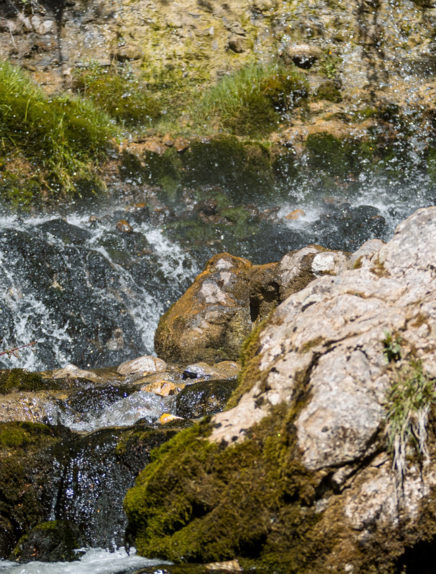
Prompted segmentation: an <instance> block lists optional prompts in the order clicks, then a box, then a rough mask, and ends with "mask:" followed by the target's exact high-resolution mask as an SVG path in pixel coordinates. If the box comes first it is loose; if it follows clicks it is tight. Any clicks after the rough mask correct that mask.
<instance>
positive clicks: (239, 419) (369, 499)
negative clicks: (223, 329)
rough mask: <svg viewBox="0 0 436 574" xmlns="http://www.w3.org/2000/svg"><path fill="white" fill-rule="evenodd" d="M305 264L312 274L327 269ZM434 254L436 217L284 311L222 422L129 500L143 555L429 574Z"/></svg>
mask: <svg viewBox="0 0 436 574" xmlns="http://www.w3.org/2000/svg"><path fill="white" fill-rule="evenodd" d="M303 252H304V250H302V251H301V252H297V255H298V254H300V257H299V258H298V257H295V254H294V262H295V263H296V264H298V262H300V263H301V261H302V259H303V258H302V257H301V255H302V253H303ZM304 253H305V256H306V257H307V256H308V255H310V256H311V257H312V260H311V269H312V270H313V269H314V268H315V269H317V270H319V269H320V268H324V265H327V262H328V260H329V259H330V255H331V254H329V253H327V254H326V255H325V254H324V253H322V252H321V253H320V252H318V253H313V250H311V248H309V249H307V250H306V251H305V252H304ZM435 253H436V208H435V207H431V208H428V209H421V210H418V211H417V212H415V213H414V214H413V215H412V216H410V217H409V218H408V219H407V220H405V221H404V222H403V223H401V224H400V225H399V226H398V227H397V229H396V232H395V234H394V236H393V238H392V239H391V241H389V242H388V243H386V244H383V243H382V242H380V241H370V242H367V243H366V244H364V245H363V246H362V248H361V249H359V250H358V251H357V252H355V253H354V254H353V255H352V256H351V257H350V259H349V260H348V262H347V265H344V266H343V267H342V268H341V267H340V266H339V267H338V268H337V270H336V272H337V274H335V275H333V274H324V275H322V276H318V277H315V278H314V279H313V280H311V281H310V282H309V283H308V284H307V285H306V286H305V287H303V288H301V289H300V290H297V291H294V292H293V293H291V294H289V295H288V297H287V298H286V299H285V300H284V301H283V302H282V303H281V304H280V305H279V306H278V307H277V308H276V310H275V311H274V312H273V313H272V314H271V315H270V317H269V318H268V319H267V322H266V324H265V326H264V327H263V328H262V329H260V330H258V332H257V333H256V332H254V333H253V335H252V337H251V341H250V343H249V344H248V345H246V346H245V351H244V361H243V367H242V372H241V374H240V376H239V384H238V387H237V389H236V390H235V391H234V393H233V395H232V397H231V399H230V401H229V403H228V404H227V410H225V411H223V412H220V413H218V414H215V415H214V416H213V417H212V418H211V420H210V422H206V423H204V424H203V425H198V426H196V427H193V428H191V429H189V432H188V431H186V432H184V433H181V434H180V435H178V436H177V437H175V439H174V440H172V441H171V442H169V443H168V444H167V445H166V446H165V449H162V451H161V452H160V453H159V454H158V455H157V457H156V459H155V461H154V462H153V463H152V464H151V465H150V466H149V467H147V468H146V469H145V470H144V471H143V473H142V474H141V475H140V478H139V479H138V481H137V483H136V486H135V487H134V488H133V489H131V490H130V491H129V493H128V495H127V497H126V503H125V508H126V511H127V514H128V518H129V521H130V532H132V533H133V535H134V538H135V542H136V544H137V548H139V549H140V552H143V553H144V555H148V554H149V553H150V552H153V548H157V550H154V551H155V552H156V553H158V554H159V555H160V556H165V557H168V558H169V559H171V560H174V561H183V560H184V557H185V556H190V557H191V559H192V560H195V561H202V560H203V561H207V560H212V559H213V560H219V559H223V558H229V557H232V556H233V557H238V559H240V561H241V563H242V564H243V565H247V566H249V565H253V564H256V565H257V566H258V567H260V568H261V569H265V571H275V572H283V573H289V572H307V573H309V572H353V573H363V572H368V571H371V569H372V570H373V571H374V572H394V571H397V570H399V569H401V568H402V567H403V565H406V566H407V565H408V564H413V563H414V562H413V561H414V560H415V559H416V556H417V555H418V553H419V552H420V551H421V550H422V561H421V562H422V568H423V571H425V567H427V566H430V564H432V563H431V560H430V559H429V556H430V555H431V548H432V542H431V541H432V540H434V536H435V534H436V522H435V507H434V489H435V487H436V466H435V460H436V458H435V457H436V448H435V437H434V416H435V412H434V397H435V380H436V337H435V329H436V322H435V321H436V297H435V295H436V259H435ZM321 255H323V259H321V261H320V260H319V258H320V256H321ZM316 258H318V261H317V260H316ZM326 258H327V261H325V259H326ZM321 262H323V265H321ZM288 264H289V268H290V269H292V265H291V264H290V262H289V258H288ZM179 469H180V470H179ZM205 469H207V470H205ZM187 477H189V479H187ZM169 485H171V489H170V488H169ZM193 485H194V486H193ZM170 491H171V492H170ZM169 492H170V493H169ZM157 493H162V499H161V498H160V497H159V496H158V494H157ZM164 493H165V495H164ZM168 493H169V494H168ZM199 507H201V512H198V511H197V509H198V508H199ZM174 508H178V509H181V510H180V511H174ZM235 508H237V510H236V511H235ZM161 524H165V525H166V528H167V530H166V531H165V537H162V530H161V526H160V525H161ZM429 541H430V542H429ZM156 545H157V546H156ZM415 546H416V548H414V547H415ZM414 552H415V554H414ZM421 562H420V564H421ZM428 571H431V568H430V570H428Z"/></svg>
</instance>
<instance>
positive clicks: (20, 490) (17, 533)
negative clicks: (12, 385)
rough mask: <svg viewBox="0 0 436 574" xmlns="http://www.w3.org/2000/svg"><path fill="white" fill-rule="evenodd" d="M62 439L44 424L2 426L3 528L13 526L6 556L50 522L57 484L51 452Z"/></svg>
mask: <svg viewBox="0 0 436 574" xmlns="http://www.w3.org/2000/svg"><path fill="white" fill-rule="evenodd" d="M59 436H60V429H55V428H53V427H49V426H47V425H43V424H35V423H27V422H10V423H0V524H2V526H3V525H5V524H9V526H8V528H7V531H8V535H7V542H6V546H3V547H2V550H3V552H6V554H4V556H6V555H7V553H8V552H9V551H11V550H12V548H13V547H14V546H15V544H16V542H17V541H18V539H19V538H20V537H21V536H23V534H25V533H26V532H28V531H29V529H30V528H32V527H33V526H35V525H36V524H37V523H38V522H41V521H42V520H45V519H46V516H47V513H48V510H49V508H48V506H49V505H50V500H51V498H50V497H51V494H52V493H51V492H50V494H49V492H48V491H49V490H50V485H51V484H52V480H53V477H52V472H53V454H52V452H51V450H50V449H51V448H52V447H53V446H54V445H55V444H56V443H57V442H58V441H59Z"/></svg>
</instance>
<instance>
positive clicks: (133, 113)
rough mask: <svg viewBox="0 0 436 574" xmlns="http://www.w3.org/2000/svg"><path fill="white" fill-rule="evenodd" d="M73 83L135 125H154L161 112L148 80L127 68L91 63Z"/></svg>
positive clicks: (125, 120) (75, 86) (96, 102)
mask: <svg viewBox="0 0 436 574" xmlns="http://www.w3.org/2000/svg"><path fill="white" fill-rule="evenodd" d="M73 86H74V88H75V89H76V90H77V91H78V92H79V93H80V94H82V95H83V96H85V97H87V98H90V99H91V100H92V101H93V102H94V103H95V104H96V105H97V106H98V107H99V108H101V109H102V110H104V111H105V112H107V113H108V114H109V115H110V116H111V117H113V118H115V119H116V120H117V121H119V122H122V123H125V124H126V125H128V126H131V127H133V126H143V125H150V123H151V122H152V121H153V120H156V119H157V118H158V117H159V116H160V114H161V109H160V105H159V103H158V101H157V99H156V98H155V97H154V96H153V95H152V94H151V93H150V91H149V90H148V87H147V84H146V83H145V82H142V81H141V80H140V79H138V78H136V77H135V76H133V75H132V74H129V73H127V72H126V71H125V70H123V69H118V68H116V67H110V68H108V67H103V66H99V65H96V64H95V65H91V66H89V67H88V68H87V69H85V70H83V71H81V72H80V73H77V74H76V75H75V78H74V82H73Z"/></svg>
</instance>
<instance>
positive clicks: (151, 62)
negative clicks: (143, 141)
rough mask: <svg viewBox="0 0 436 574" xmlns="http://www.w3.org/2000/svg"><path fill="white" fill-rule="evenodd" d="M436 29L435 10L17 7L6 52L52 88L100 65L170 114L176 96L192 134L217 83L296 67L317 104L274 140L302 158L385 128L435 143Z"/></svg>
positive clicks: (0, 13) (7, 11) (3, 41)
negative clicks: (124, 75) (321, 141)
mask: <svg viewBox="0 0 436 574" xmlns="http://www.w3.org/2000/svg"><path fill="white" fill-rule="evenodd" d="M434 23H435V8H434V4H433V3H432V2H430V1H428V2H427V1H419V2H418V1H410V0H398V1H396V2H390V1H388V0H377V1H374V2H370V1H365V0H356V1H355V2H343V1H337V2H331V1H324V0H320V1H318V2H315V3H314V2H312V1H309V0H298V1H297V0H292V1H283V2H277V1H276V0H230V1H229V2H226V3H224V4H223V3H221V2H216V1H215V0H210V1H209V0H204V1H203V0H198V1H195V0H179V1H177V2H166V1H163V0H156V1H152V0H137V1H135V2H131V1H130V0H119V1H117V2H112V1H109V0H93V1H88V0H86V1H85V0H7V1H6V2H3V3H2V5H1V6H0V54H1V55H2V58H4V59H7V60H9V61H11V62H13V63H17V64H20V65H22V66H24V67H25V68H27V69H28V70H29V71H31V73H32V74H33V76H34V78H35V79H36V80H37V81H38V82H39V83H41V84H42V85H45V86H46V88H47V89H48V90H49V91H53V90H56V89H60V88H62V89H68V88H71V87H72V86H73V85H74V82H75V79H76V84H77V76H78V75H80V70H83V69H85V68H86V67H88V66H90V65H92V66H94V67H95V66H97V67H100V68H102V69H108V68H111V67H112V68H113V67H115V68H118V69H120V68H121V69H124V70H126V69H127V70H128V71H129V72H133V73H134V74H136V75H137V76H139V77H141V78H142V79H143V80H145V82H146V83H147V86H148V88H149V89H150V90H151V91H152V92H154V93H157V94H158V97H159V98H160V100H161V103H163V107H164V112H167V111H168V110H165V107H166V106H167V105H168V98H169V99H170V100H171V96H169V94H172V95H173V97H174V94H176V97H177V98H178V100H179V103H180V104H181V106H180V110H179V112H180V115H179V117H178V119H177V123H178V124H179V126H180V128H181V129H182V131H183V130H184V131H185V133H186V128H187V124H189V123H190V121H191V120H192V118H189V113H190V108H191V107H192V102H193V101H194V100H195V99H196V98H197V99H198V97H199V95H201V93H202V92H203V90H204V89H205V88H207V87H208V86H210V85H212V84H214V83H215V82H216V81H217V80H219V79H221V78H223V77H225V76H226V75H228V74H231V73H232V72H233V71H235V70H240V69H242V68H244V67H245V66H247V65H249V64H250V63H253V62H258V63H259V62H264V63H265V62H279V63H281V64H283V65H285V66H288V67H296V68H297V69H299V70H301V71H302V73H303V74H304V76H305V78H306V79H307V81H308V94H309V98H308V100H307V105H305V106H304V108H303V109H301V110H297V111H294V112H293V113H292V116H291V117H286V120H285V121H284V122H282V123H281V124H280V125H277V126H276V129H275V132H277V134H276V136H274V137H273V138H272V139H273V140H277V141H279V142H281V143H285V144H287V145H293V146H296V149H297V151H298V149H299V146H301V145H302V142H304V141H305V140H306V138H307V137H308V136H310V135H313V134H317V133H320V132H321V133H324V132H328V133H329V134H331V135H333V136H335V137H339V138H343V137H344V136H346V137H351V138H356V137H357V138H358V139H359V138H361V137H364V138H365V137H366V138H367V137H368V136H374V135H376V134H378V133H379V132H380V131H382V132H384V136H385V139H386V141H390V140H397V139H400V140H404V139H406V140H407V139H408V136H409V135H410V133H409V132H410V130H411V129H412V128H413V131H416V129H417V128H418V129H419V132H420V134H421V136H423V135H424V134H427V135H429V134H430V133H431V130H432V129H434V100H435V83H434V72H435V59H434V54H435V49H434V48H435V45H434ZM199 88H200V90H199ZM193 98H194V100H193ZM170 107H171V106H170ZM173 123H174V122H173ZM379 135H380V134H379ZM153 149H156V144H155V147H154V148H153Z"/></svg>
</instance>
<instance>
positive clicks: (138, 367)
mask: <svg viewBox="0 0 436 574" xmlns="http://www.w3.org/2000/svg"><path fill="white" fill-rule="evenodd" d="M166 368H167V365H166V363H165V361H163V360H162V359H159V358H158V357H154V356H152V355H144V356H143V357H138V358H137V359H133V360H131V361H125V362H124V363H121V365H120V366H119V367H118V368H117V373H118V374H119V375H123V376H128V375H137V374H144V375H145V374H147V373H160V372H163V371H165V370H166Z"/></svg>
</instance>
